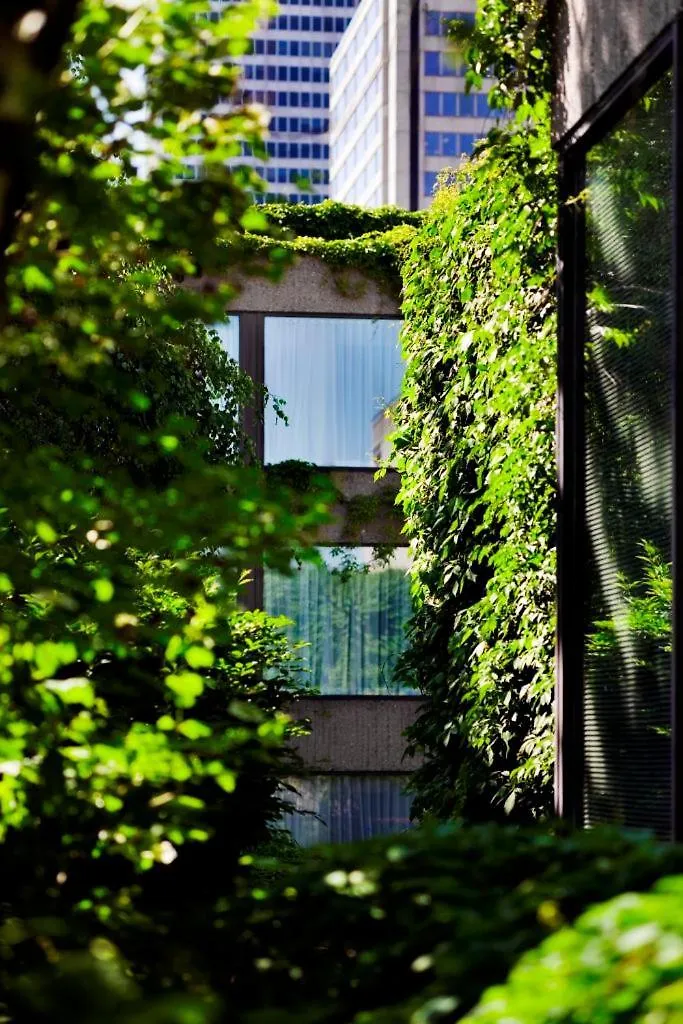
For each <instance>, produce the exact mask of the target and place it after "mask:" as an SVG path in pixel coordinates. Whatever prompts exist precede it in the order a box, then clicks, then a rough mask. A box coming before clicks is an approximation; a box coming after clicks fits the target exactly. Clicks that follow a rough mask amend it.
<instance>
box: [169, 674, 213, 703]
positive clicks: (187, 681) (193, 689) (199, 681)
mask: <svg viewBox="0 0 683 1024" xmlns="http://www.w3.org/2000/svg"><path fill="white" fill-rule="evenodd" d="M165 683H166V685H167V686H168V688H169V690H171V691H172V692H173V693H174V694H175V699H176V704H177V705H178V706H179V707H181V708H190V707H192V705H193V704H194V703H195V701H196V699H197V697H199V695H200V694H201V693H202V691H203V690H204V680H203V678H202V677H201V676H200V675H198V674H197V673H196V672H174V673H173V675H170V676H167V677H166V679H165Z"/></svg>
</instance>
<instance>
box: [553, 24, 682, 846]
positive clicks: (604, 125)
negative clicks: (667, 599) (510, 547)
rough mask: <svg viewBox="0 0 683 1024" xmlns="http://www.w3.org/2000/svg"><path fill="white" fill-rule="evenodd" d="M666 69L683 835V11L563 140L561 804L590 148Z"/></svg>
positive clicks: (569, 736) (565, 809)
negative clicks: (670, 92) (669, 104)
mask: <svg viewBox="0 0 683 1024" xmlns="http://www.w3.org/2000/svg"><path fill="white" fill-rule="evenodd" d="M668 71H672V72H673V111H672V118H673V152H672V162H673V181H672V193H673V195H672V245H673V252H672V254H671V255H672V261H671V262H672V299H673V308H674V315H673V330H672V338H671V360H672V363H671V382H672V384H671V386H672V408H673V422H672V425H671V428H672V449H673V473H672V478H673V484H672V489H673V494H672V509H673V514H672V538H671V539H672V561H673V566H672V573H673V608H672V640H673V649H672V660H671V709H672V715H671V763H670V772H671V783H672V796H671V801H672V804H671V839H673V840H675V841H680V840H681V839H683V691H682V687H683V600H682V595H683V558H682V557H680V553H681V552H683V348H682V346H683V306H682V303H683V293H682V292H681V288H680V285H679V282H680V280H681V275H682V274H683V21H682V19H681V16H680V15H679V16H678V17H677V18H676V19H675V20H674V21H672V22H671V23H670V24H669V25H668V26H667V27H666V28H665V29H664V31H663V32H662V33H661V34H660V35H659V36H658V37H657V39H655V40H654V42H653V43H652V44H651V45H650V46H649V47H648V48H647V49H646V50H645V51H644V52H643V54H641V56H640V57H639V58H638V59H637V60H636V61H634V62H633V64H632V65H631V66H630V67H629V68H628V69H627V70H626V72H625V73H624V74H623V75H622V76H621V77H620V78H619V79H618V80H617V81H616V82H615V83H614V84H613V85H612V86H611V87H610V88H609V89H608V90H607V91H606V92H605V94H604V95H603V96H602V97H601V98H600V100H599V101H598V102H597V103H596V104H595V105H594V106H593V107H592V108H591V109H590V110H589V111H588V112H587V114H586V115H584V117H583V118H582V119H581V120H580V121H579V122H578V124H577V125H576V126H575V127H574V128H573V129H572V131H571V132H570V133H568V134H567V135H566V136H565V137H564V138H562V139H561V140H560V141H559V142H558V144H557V147H556V148H557V150H558V155H559V221H558V266H559V273H558V305H559V331H558V372H557V451H558V467H557V485H558V486H557V493H558V500H557V630H556V654H555V657H556V692H555V716H556V733H555V810H556V813H557V814H558V816H559V817H562V818H564V819H567V820H569V821H570V822H571V823H572V824H574V825H576V826H581V825H583V824H584V819H583V784H584V777H585V774H584V773H585V764H584V749H583V697H584V691H583V680H584V650H585V638H586V633H587V626H588V622H587V614H586V607H587V585H586V584H587V578H586V573H585V566H586V564H587V549H586V535H585V483H584V481H585V465H586V451H585V419H584V416H585V401H584V386H585V375H584V346H585V337H586V265H585V251H586V250H585V246H586V219H585V209H584V205H583V203H581V202H579V201H577V200H576V198H575V197H578V196H581V195H582V194H583V191H584V189H585V185H586V158H587V155H588V153H589V151H590V150H591V149H592V147H593V146H595V145H596V144H597V143H599V142H600V141H602V140H603V139H604V138H605V136H606V135H607V134H608V133H609V132H610V131H612V130H613V129H614V128H615V127H617V125H618V123H619V122H620V121H621V119H622V118H623V117H624V116H625V114H626V113H627V112H628V111H629V110H630V109H631V108H632V107H633V106H634V105H635V104H636V103H638V102H639V100H640V99H642V97H643V96H644V94H645V93H646V92H647V91H648V90H649V89H651V88H652V86H654V85H655V84H656V83H657V82H658V81H659V80H660V79H661V78H662V76H663V75H665V74H666V73H667V72H668Z"/></svg>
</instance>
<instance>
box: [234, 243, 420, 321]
mask: <svg viewBox="0 0 683 1024" xmlns="http://www.w3.org/2000/svg"><path fill="white" fill-rule="evenodd" d="M235 284H236V285H237V287H238V288H239V294H238V295H236V296H235V298H234V300H233V301H232V302H231V303H230V306H229V308H230V309H231V310H232V311H233V312H234V313H269V314H273V315H275V314H278V313H291V314H297V313H308V314H310V315H317V316H324V315H335V316H370V317H372V316H395V317H399V316H400V315H401V313H400V309H399V298H398V296H397V295H392V294H390V293H389V292H388V291H387V290H385V289H384V288H382V287H381V286H380V285H379V283H378V282H377V281H374V280H373V279H372V278H369V277H367V276H364V275H363V274H361V273H359V272H358V271H356V270H352V269H347V268H344V267H332V266H330V265H329V264H326V263H323V262H322V260H318V259H315V258H314V257H312V256H300V257H298V258H297V259H296V260H295V262H294V263H293V264H292V265H291V266H290V267H289V268H288V269H287V270H286V271H285V273H284V274H283V275H282V277H281V278H280V280H279V281H269V280H268V279H267V278H265V277H242V278H239V279H235Z"/></svg>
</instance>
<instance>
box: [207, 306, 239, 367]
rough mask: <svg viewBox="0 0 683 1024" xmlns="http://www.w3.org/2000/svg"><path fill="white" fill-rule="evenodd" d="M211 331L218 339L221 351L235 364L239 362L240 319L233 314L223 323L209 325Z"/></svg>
mask: <svg viewBox="0 0 683 1024" xmlns="http://www.w3.org/2000/svg"><path fill="white" fill-rule="evenodd" d="M211 330H212V331H215V332H216V334H217V335H218V337H219V339H220V343H221V346H222V347H223V350H224V351H225V352H227V354H228V355H229V356H230V358H231V359H234V360H235V362H236V363H239V361H240V318H239V317H238V316H236V315H234V314H233V316H231V317H230V319H229V320H225V321H224V322H223V323H219V324H211Z"/></svg>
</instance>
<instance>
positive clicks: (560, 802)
mask: <svg viewBox="0 0 683 1024" xmlns="http://www.w3.org/2000/svg"><path fill="white" fill-rule="evenodd" d="M560 167H561V171H560V196H559V199H560V213H559V234H558V249H559V253H558V254H559V261H560V268H561V273H560V288H559V307H560V336H559V353H558V393H557V451H558V509H557V513H558V514H557V519H558V524H557V525H558V544H557V584H558V590H557V649H556V666H557V680H556V699H555V709H556V758H555V766H556V769H555V807H556V812H557V814H558V815H559V816H560V817H562V818H565V819H567V820H568V821H571V822H572V823H573V824H575V825H579V824H581V820H582V788H583V737H582V729H581V714H582V696H583V692H582V690H583V688H582V682H583V645H584V636H585V615H584V608H585V571H581V572H579V573H577V571H576V568H577V566H581V567H582V569H583V567H584V566H585V535H584V534H585V531H584V469H585V467H584V456H583V447H584V436H583V435H584V429H583V426H584V402H583V399H584V382H583V369H584V367H583V345H584V337H585V321H586V299H585V296H586V287H585V215H584V208H583V203H582V202H580V201H579V199H578V197H579V196H580V195H581V193H582V191H583V188H584V184H585V156H584V153H583V151H579V152H575V153H574V154H572V155H568V156H566V157H565V158H564V159H563V160H562V161H561V165H560Z"/></svg>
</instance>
